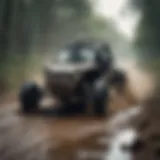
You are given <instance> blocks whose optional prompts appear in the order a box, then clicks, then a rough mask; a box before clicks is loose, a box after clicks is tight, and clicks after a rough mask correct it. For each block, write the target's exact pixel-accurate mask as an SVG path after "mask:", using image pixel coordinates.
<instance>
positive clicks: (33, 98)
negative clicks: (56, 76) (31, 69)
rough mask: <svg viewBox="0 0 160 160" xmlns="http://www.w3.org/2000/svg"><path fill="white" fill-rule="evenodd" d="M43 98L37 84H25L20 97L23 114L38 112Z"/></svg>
mask: <svg viewBox="0 0 160 160" xmlns="http://www.w3.org/2000/svg"><path fill="white" fill-rule="evenodd" d="M41 97H42V91H41V89H40V88H39V87H38V85H37V84H36V83H34V82H27V83H25V84H24V85H23V86H22V88H21V90H20V95H19V99H20V105H21V110H22V112H25V113H28V112H32V111H35V110H37V109H38V105H39V102H40V99H41Z"/></svg>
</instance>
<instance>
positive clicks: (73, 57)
mask: <svg viewBox="0 0 160 160" xmlns="http://www.w3.org/2000/svg"><path fill="white" fill-rule="evenodd" d="M94 58H95V53H94V51H92V50H89V49H81V50H80V51H78V52H77V53H75V52H72V51H70V50H68V51H67V50H66V51H62V52H60V53H59V55H58V59H57V60H58V62H60V63H81V62H89V61H94Z"/></svg>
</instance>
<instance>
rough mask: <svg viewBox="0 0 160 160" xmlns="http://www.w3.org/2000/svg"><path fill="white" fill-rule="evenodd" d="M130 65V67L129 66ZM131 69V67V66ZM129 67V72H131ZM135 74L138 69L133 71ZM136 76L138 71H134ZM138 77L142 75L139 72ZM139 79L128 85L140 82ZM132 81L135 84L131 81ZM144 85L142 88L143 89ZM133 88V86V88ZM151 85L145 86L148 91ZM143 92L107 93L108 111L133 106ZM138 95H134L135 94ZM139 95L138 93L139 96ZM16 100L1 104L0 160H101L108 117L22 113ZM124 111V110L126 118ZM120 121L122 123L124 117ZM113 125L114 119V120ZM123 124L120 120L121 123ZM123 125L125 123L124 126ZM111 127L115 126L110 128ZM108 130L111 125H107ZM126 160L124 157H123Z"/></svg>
mask: <svg viewBox="0 0 160 160" xmlns="http://www.w3.org/2000/svg"><path fill="white" fill-rule="evenodd" d="M131 68H132V67H131ZM131 70H132V69H131ZM131 70H130V72H129V74H128V75H129V77H130V74H131V73H132V72H131ZM136 73H137V74H138V72H136ZM138 75H139V74H138ZM141 76H142V75H141ZM140 82H141V81H139V79H138V78H137V79H135V81H134V82H133V81H132V83H131V84H132V86H134V85H135V86H137V85H139V86H141V89H146V88H147V87H148V86H149V85H150V83H149V82H148V85H146V86H147V87H146V86H144V85H142V84H143V82H141V84H140ZM133 83H135V84H133ZM145 87H146V88H145ZM133 88H134V87H133ZM150 89H151V88H149V90H150ZM147 91H148V88H147V89H146V92H145V96H144V92H143V93H142V92H138V91H137V94H136V93H135V92H136V91H135V90H133V89H129V85H128V86H127V87H126V89H125V91H124V92H123V93H120V94H119V93H117V92H116V91H115V90H113V92H111V96H110V100H109V113H110V114H115V113H116V112H119V111H120V110H126V109H127V108H131V107H134V106H135V105H137V103H138V102H139V100H140V99H142V97H143V98H144V97H146V93H147ZM135 95H138V96H135ZM139 95H141V96H139ZM18 107H19V105H18V104H17V103H9V104H8V105H4V104H3V105H1V109H0V159H2V160H20V159H23V160H52V159H54V160H103V159H106V153H107V151H108V147H109V146H108V141H109V139H108V130H107V128H110V126H109V124H108V118H109V117H108V118H107V117H106V118H98V117H87V116H83V117H82V116H81V117H73V118H58V117H57V118H56V117H52V116H49V117H48V116H43V115H36V116H35V115H30V116H25V115H22V114H20V113H19V112H18ZM126 115H128V112H127V113H125V115H124V116H122V117H126ZM122 117H120V119H122V121H123V122H124V121H125V120H123V118H122ZM115 123H116V124H117V121H115ZM122 124H123V123H122ZM125 126H126V125H125ZM114 128H115V127H114ZM110 129H111V128H110ZM127 160H128V159H127Z"/></svg>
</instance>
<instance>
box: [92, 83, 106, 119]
mask: <svg viewBox="0 0 160 160" xmlns="http://www.w3.org/2000/svg"><path fill="white" fill-rule="evenodd" d="M108 90H109V88H108V87H107V84H106V83H105V80H104V81H102V84H101V85H100V86H98V87H97V86H96V84H95V86H94V97H93V98H94V99H93V112H94V115H96V116H105V115H106V113H107V108H108V106H107V105H108V104H107V102H108V97H109V95H108Z"/></svg>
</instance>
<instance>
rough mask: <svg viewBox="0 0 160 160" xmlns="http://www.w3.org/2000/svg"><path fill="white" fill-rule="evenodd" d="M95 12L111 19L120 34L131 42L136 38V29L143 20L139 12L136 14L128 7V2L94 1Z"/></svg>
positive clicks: (112, 0)
mask: <svg viewBox="0 0 160 160" xmlns="http://www.w3.org/2000/svg"><path fill="white" fill-rule="evenodd" d="M94 9H95V11H96V12H97V13H98V14H100V15H102V16H104V17H106V18H107V19H111V20H112V21H113V22H114V23H115V25H116V27H117V29H118V30H119V32H121V33H122V34H124V35H125V36H126V37H127V38H128V39H129V40H132V39H133V38H134V33H135V29H136V27H137V24H138V22H139V20H140V18H141V14H140V13H139V12H134V11H133V10H131V9H130V8H129V6H128V0H98V1H94Z"/></svg>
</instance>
